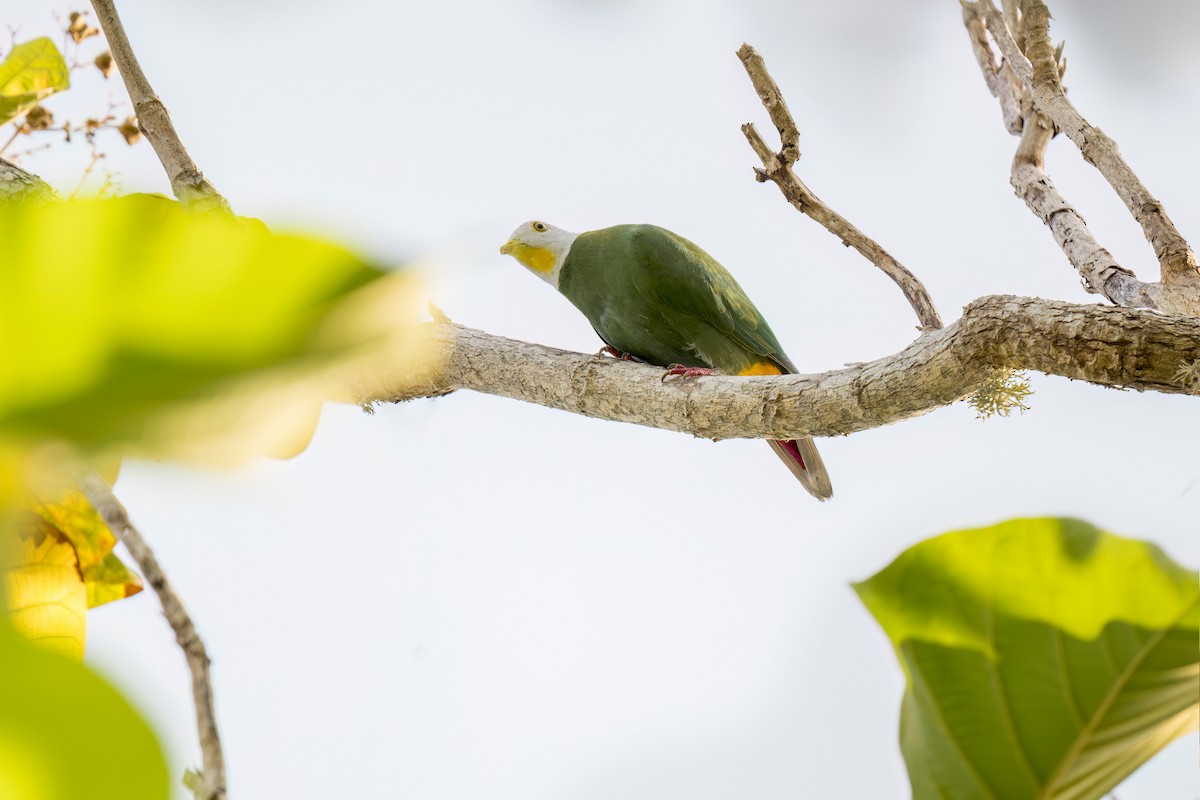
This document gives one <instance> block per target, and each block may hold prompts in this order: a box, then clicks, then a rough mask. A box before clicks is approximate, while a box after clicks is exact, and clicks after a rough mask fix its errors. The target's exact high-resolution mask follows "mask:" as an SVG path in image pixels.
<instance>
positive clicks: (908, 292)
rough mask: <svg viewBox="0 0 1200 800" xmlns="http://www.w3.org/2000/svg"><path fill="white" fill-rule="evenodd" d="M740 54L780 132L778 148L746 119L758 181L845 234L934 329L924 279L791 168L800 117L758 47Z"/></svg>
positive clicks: (839, 234) (847, 241)
mask: <svg viewBox="0 0 1200 800" xmlns="http://www.w3.org/2000/svg"><path fill="white" fill-rule="evenodd" d="M737 55H738V58H740V59H741V60H742V65H743V66H744V67H745V68H746V74H748V75H749V76H750V81H751V83H753V84H754V88H755V90H757V92H758V96H759V99H761V100H762V103H763V106H764V107H765V108H766V109H767V113H768V114H770V116H771V121H772V122H773V123H774V124H775V128H776V129H777V130H778V131H779V135H780V142H781V149H780V151H779V152H778V153H776V152H774V151H773V150H772V149H771V148H770V147H769V146H768V145H767V143H766V142H765V141H763V138H762V136H760V135H759V133H758V131H757V130H756V129H755V127H754V123H752V122H747V123H746V124H745V125H743V126H742V133H743V134H745V136H746V140H747V141H748V142H749V143H750V146H751V147H752V148H753V149H754V152H755V153H756V154H757V155H758V157H759V159H760V160H761V161H762V164H763V166H762V168H761V169H759V168H755V170H754V172H755V175H756V176H757V178H758V180H759V182H760V183H761V182H763V181H768V180H769V181H772V182H774V184H775V185H776V186H778V187H779V191H781V192H783V196H784V197H785V198H787V201H788V202H789V203H791V204H792V205H793V206H795V207H796V209H797V210H798V211H800V212H801V213H803V214H807V215H808V216H809V217H811V218H812V219H814V220H816V221H817V222H819V223H820V224H821V225H823V226H824V227H825V229H826V230H828V231H829V232H830V233H832V234H833V235H834V236H837V237H838V238H839V239H841V240H842V242H843V243H844V244H846V245H847V246H849V247H853V248H854V249H855V250H857V251H858V252H859V253H861V254H862V256H863V257H864V258H866V259H867V260H868V261H870V262H871V263H872V264H874V265H875V266H877V267H879V269H881V270H883V272H884V274H885V275H887V276H888V277H889V278H891V279H892V280H893V281H895V283H896V285H897V286H899V287H900V291H902V292H904V296H905V298H907V299H908V302H909V304H910V305H911V306H912V308H913V311H914V312H916V315H917V319H918V320H920V322H921V327H922V329H924V330H935V329H937V328H940V327H942V319H941V317H940V316H939V315H938V312H937V308H936V307H935V306H934V305H933V300H932V299H931V298H930V297H929V292H927V291H926V290H925V286H924V285H923V284H922V283H921V281H920V280H918V279H917V277H916V276H915V275H913V274H912V273H911V272H909V271H908V269H906V268H905V267H904V265H902V264H901V263H900V262H899V261H897V260H896V259H895V258H893V257H892V256H891V254H890V253H888V252H887V251H886V250H884V249H883V248H882V247H880V246H879V244H878V243H877V242H875V240H873V239H871V238H870V237H869V236H867V235H866V234H864V233H863V232H862V231H860V230H859V229H858V228H856V227H854V226H853V225H851V224H850V222H849V221H848V220H847V219H846V218H845V217H843V216H842V215H840V214H838V213H837V212H836V211H834V210H833V209H831V208H829V206H827V205H825V204H824V203H823V202H821V200H820V199H819V198H818V197H817V196H816V195H815V194H813V193H812V191H811V190H809V188H808V187H807V186H805V185H804V183H803V182H802V181H801V180H800V179H799V178H798V177H796V173H795V172H793V171H792V164H794V163H795V162H796V159H798V158H799V157H800V146H799V140H800V133H799V130H798V129H797V127H796V122H795V120H793V119H792V115H791V112H790V111H788V107H787V104H786V103H785V102H784V101H783V97H782V95H781V94H780V93H779V87H778V86H777V85H776V84H775V81H774V80H773V79H772V78H771V76H770V74H769V73H768V72H767V66H766V64H765V63H764V62H763V60H762V57H761V56H760V55H759V54H758V52H757V51H756V50H755V49H754V48H753V47H751V46H750V45H748V44H743V45H742V46H741V48H739V49H738V52H737Z"/></svg>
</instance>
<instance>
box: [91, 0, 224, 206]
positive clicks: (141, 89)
mask: <svg viewBox="0 0 1200 800" xmlns="http://www.w3.org/2000/svg"><path fill="white" fill-rule="evenodd" d="M92 8H94V9H95V10H96V17H97V18H98V19H99V20H100V27H101V29H103V31H104V38H105V39H107V40H108V46H109V47H110V48H111V51H112V57H113V60H114V61H115V62H117V70H118V71H119V72H120V73H121V80H123V81H124V82H125V89H126V91H128V92H129V99H130V100H131V101H133V111H134V113H135V114H136V115H137V120H138V127H139V128H141V130H142V133H144V134H146V139H148V140H149V142H150V145H151V147H153V148H154V152H155V154H156V155H157V156H158V160H159V161H160V162H161V163H162V165H163V169H164V170H166V172H167V178H168V179H170V181H171V191H172V192H174V193H175V196H176V197H177V198H179V201H180V202H181V203H183V204H184V206H186V207H189V208H196V209H199V210H218V211H225V212H228V211H229V203H228V202H226V200H225V198H224V197H222V196H221V194H220V193H219V192H218V191H217V189H216V187H215V186H213V185H212V183H210V182H209V180H208V179H207V178H205V177H204V173H202V172H201V171H200V167H199V166H197V165H196V162H195V161H194V160H193V159H192V157H191V155H190V154H189V153H188V151H187V148H186V147H184V146H183V141H182V140H181V139H180V138H179V133H178V132H176V130H175V123H173V122H172V121H171V115H170V114H169V113H168V112H167V107H166V105H164V104H163V101H162V100H160V99H159V97H158V95H157V94H155V92H154V88H153V87H152V86H151V85H150V80H149V79H148V78H147V77H146V73H144V72H143V71H142V67H141V65H140V64H139V63H138V60H137V56H136V55H134V52H133V45H131V44H130V43H129V37H128V36H127V35H126V33H125V26H124V25H122V24H121V18H120V16H118V14H117V7H116V5H114V3H113V0H92Z"/></svg>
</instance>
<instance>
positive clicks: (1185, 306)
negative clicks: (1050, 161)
mask: <svg viewBox="0 0 1200 800" xmlns="http://www.w3.org/2000/svg"><path fill="white" fill-rule="evenodd" d="M979 2H980V4H981V5H982V7H983V10H984V13H985V18H986V21H987V28H988V31H989V32H990V33H991V34H992V38H993V39H995V40H996V44H997V46H999V48H1000V52H1001V53H1003V54H1004V59H1005V61H1006V62H1007V63H1008V65H1009V66H1010V67H1011V68H1012V69H1013V70H1014V72H1016V74H1017V75H1018V76H1019V77H1020V78H1021V80H1022V81H1023V82H1024V83H1025V85H1026V86H1028V87H1029V89H1030V91H1031V93H1032V95H1033V101H1034V103H1035V104H1036V105H1037V108H1038V110H1039V111H1041V112H1042V113H1044V114H1045V115H1046V116H1047V117H1049V118H1050V119H1051V120H1053V121H1054V124H1055V125H1057V126H1058V128H1059V130H1061V131H1062V132H1063V133H1065V134H1066V135H1067V136H1068V138H1070V139H1071V141H1072V142H1074V143H1075V145H1076V146H1077V147H1078V148H1079V152H1080V153H1082V154H1083V158H1084V160H1085V161H1087V162H1088V163H1089V164H1091V165H1092V166H1094V167H1096V169H1097V170H1099V172H1100V174H1101V175H1103V176H1104V178H1105V180H1107V181H1108V183H1109V185H1110V186H1112V188H1113V191H1115V192H1116V193H1117V196H1118V197H1120V198H1121V200H1122V202H1124V203H1125V207H1126V208H1128V209H1129V213H1130V214H1132V215H1133V218H1134V219H1135V220H1137V222H1138V224H1139V225H1141V226H1142V232H1143V233H1144V234H1145V236H1146V240H1147V241H1148V242H1149V243H1150V246H1151V247H1152V248H1153V250H1154V255H1155V257H1156V258H1157V259H1158V262H1159V265H1160V267H1161V270H1162V294H1161V297H1160V299H1159V307H1160V308H1161V309H1162V310H1164V311H1166V312H1168V313H1177V314H1193V315H1195V314H1200V264H1198V262H1197V260H1196V254H1195V252H1193V250H1192V248H1191V246H1190V245H1188V243H1187V241H1186V240H1185V239H1184V238H1183V235H1182V234H1181V233H1180V232H1179V229H1178V228H1176V227H1175V223H1173V222H1172V221H1171V220H1170V218H1169V217H1168V216H1167V214H1166V211H1164V210H1163V207H1162V204H1161V203H1160V202H1159V201H1158V200H1157V199H1156V198H1155V197H1154V196H1153V195H1151V194H1150V192H1149V190H1147V189H1146V187H1145V186H1144V185H1143V184H1142V182H1141V180H1140V179H1139V178H1138V177H1137V175H1136V174H1135V173H1134V171H1133V170H1132V169H1131V168H1130V167H1129V164H1127V163H1126V162H1125V159H1124V158H1122V157H1121V154H1120V152H1118V150H1117V145H1116V142H1114V141H1113V140H1112V139H1111V138H1109V137H1108V136H1107V135H1106V134H1105V133H1104V132H1103V131H1101V130H1100V129H1099V128H1097V127H1095V126H1093V125H1092V124H1090V123H1089V122H1088V121H1087V120H1085V119H1084V118H1083V116H1082V115H1081V114H1080V113H1079V111H1078V110H1077V109H1076V108H1075V106H1074V105H1073V104H1072V103H1071V101H1070V100H1068V99H1067V96H1066V94H1065V93H1064V92H1063V88H1062V82H1061V80H1060V79H1059V75H1058V67H1057V64H1055V60H1054V51H1053V49H1052V48H1051V47H1049V35H1050V34H1049V26H1050V11H1049V9H1048V8H1047V7H1046V4H1045V3H1043V2H1041V0H1021V11H1022V17H1023V20H1022V23H1023V24H1022V28H1021V29H1022V31H1023V33H1024V36H1025V38H1026V40H1027V41H1028V42H1029V43H1030V44H1031V50H1030V58H1036V59H1037V62H1036V64H1035V63H1031V61H1030V58H1026V56H1025V54H1024V53H1023V52H1022V51H1021V48H1020V46H1019V45H1018V43H1017V41H1016V39H1015V38H1014V35H1013V32H1012V31H1010V30H1009V28H1008V25H1007V24H1006V22H1005V20H1004V16H1003V15H1002V14H1001V12H1000V11H998V10H997V9H996V6H995V5H994V4H993V3H992V2H991V0H979Z"/></svg>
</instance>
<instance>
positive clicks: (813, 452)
mask: <svg viewBox="0 0 1200 800" xmlns="http://www.w3.org/2000/svg"><path fill="white" fill-rule="evenodd" d="M767 444H769V445H771V449H772V450H774V451H775V454H776V455H778V456H779V459H780V460H781V461H783V463H784V464H786V465H787V468H788V469H790V470H791V471H792V474H793V475H795V476H796V479H797V480H799V481H800V485H801V486H803V487H804V488H805V489H806V490H808V493H809V494H811V495H812V496H813V497H815V498H817V499H818V500H828V499H829V498H831V497H833V484H832V483H830V482H829V473H828V472H826V471H825V463H824V462H823V461H821V454H820V453H818V452H817V446H816V445H815V444H813V440H812V439H794V440H792V441H786V440H777V439H771V440H768V442H767Z"/></svg>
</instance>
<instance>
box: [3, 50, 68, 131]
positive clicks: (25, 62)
mask: <svg viewBox="0 0 1200 800" xmlns="http://www.w3.org/2000/svg"><path fill="white" fill-rule="evenodd" d="M70 85H71V73H70V70H68V69H67V62H66V61H64V60H63V57H62V53H60V52H59V51H58V48H57V47H55V46H54V42H52V41H50V40H49V39H48V38H46V37H45V36H43V37H41V38H40V39H34V40H32V41H29V42H24V43H22V44H19V45H17V46H16V47H14V48H13V49H12V52H10V53H9V54H8V58H6V59H4V63H2V64H0V125H2V124H4V123H5V122H8V121H9V120H10V119H12V118H13V117H15V116H18V115H19V114H24V113H25V112H26V111H28V110H29V109H31V108H33V107H34V106H35V105H37V104H38V102H39V101H41V100H42V99H44V98H46V97H48V96H50V95H51V94H54V93H55V92H61V91H63V90H64V89H67V88H70Z"/></svg>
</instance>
